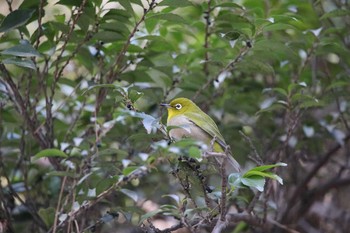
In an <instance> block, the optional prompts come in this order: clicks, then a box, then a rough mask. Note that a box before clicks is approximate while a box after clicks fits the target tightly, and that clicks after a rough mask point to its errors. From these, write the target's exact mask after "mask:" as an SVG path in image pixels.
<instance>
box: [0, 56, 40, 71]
mask: <svg viewBox="0 0 350 233" xmlns="http://www.w3.org/2000/svg"><path fill="white" fill-rule="evenodd" d="M2 63H4V64H12V65H16V66H20V67H25V68H29V69H33V70H35V69H36V66H35V64H34V62H33V61H32V60H29V59H21V58H17V57H14V58H8V59H5V60H3V61H2Z"/></svg>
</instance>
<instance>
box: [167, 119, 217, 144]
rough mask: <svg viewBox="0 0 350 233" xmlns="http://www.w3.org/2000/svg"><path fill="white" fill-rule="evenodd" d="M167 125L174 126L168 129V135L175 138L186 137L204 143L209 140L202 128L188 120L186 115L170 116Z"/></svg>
mask: <svg viewBox="0 0 350 233" xmlns="http://www.w3.org/2000/svg"><path fill="white" fill-rule="evenodd" d="M167 125H168V126H174V127H175V128H171V129H170V131H169V136H170V137H171V138H173V139H175V140H179V139H181V138H186V137H188V138H193V139H196V140H198V141H202V142H204V143H206V144H207V143H208V142H210V140H211V139H210V137H209V135H208V134H207V133H206V132H205V131H204V130H202V129H201V128H200V127H198V126H197V125H196V124H194V123H193V122H192V121H190V120H189V119H188V118H187V117H186V116H183V115H179V116H175V117H172V118H171V119H170V120H169V121H168V123H167Z"/></svg>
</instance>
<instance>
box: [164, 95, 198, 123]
mask: <svg viewBox="0 0 350 233" xmlns="http://www.w3.org/2000/svg"><path fill="white" fill-rule="evenodd" d="M161 105H162V106H165V107H167V109H168V119H171V118H172V117H174V116H177V115H181V114H184V113H186V112H189V111H196V110H197V108H198V107H197V105H196V104H195V103H193V102H192V101H191V100H189V99H187V98H177V99H174V100H172V101H171V102H170V103H169V104H161Z"/></svg>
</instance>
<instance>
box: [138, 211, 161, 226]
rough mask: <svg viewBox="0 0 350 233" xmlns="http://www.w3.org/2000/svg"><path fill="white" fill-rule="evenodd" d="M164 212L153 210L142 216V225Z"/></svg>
mask: <svg viewBox="0 0 350 233" xmlns="http://www.w3.org/2000/svg"><path fill="white" fill-rule="evenodd" d="M162 212H163V210H161V209H157V210H153V211H149V212H148V213H147V214H144V215H142V216H141V219H140V222H139V223H140V224H142V223H143V222H144V221H145V220H147V219H148V218H152V217H153V216H155V215H157V214H159V213H162Z"/></svg>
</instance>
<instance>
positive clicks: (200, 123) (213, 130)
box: [161, 98, 241, 174]
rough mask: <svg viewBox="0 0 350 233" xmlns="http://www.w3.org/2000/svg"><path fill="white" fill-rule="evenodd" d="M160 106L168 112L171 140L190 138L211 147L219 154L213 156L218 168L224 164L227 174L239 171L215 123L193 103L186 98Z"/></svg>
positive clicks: (238, 166)
mask: <svg viewBox="0 0 350 233" xmlns="http://www.w3.org/2000/svg"><path fill="white" fill-rule="evenodd" d="M161 106H164V107H166V108H167V110H168V117H167V127H168V128H170V130H169V132H168V134H169V136H170V138H171V139H173V140H175V141H177V140H180V139H182V138H192V139H194V140H197V141H200V142H202V143H204V144H206V145H207V146H208V148H210V147H212V148H211V149H212V151H213V152H217V153H221V155H222V156H219V155H216V156H215V155H214V158H215V159H216V161H217V163H218V165H219V166H220V167H221V165H222V164H223V163H224V166H225V170H226V173H227V174H231V173H234V172H240V171H241V169H240V165H239V163H238V162H237V161H236V160H235V159H234V158H233V157H232V155H231V152H230V151H229V150H228V145H227V143H226V142H225V140H224V137H223V136H222V135H221V133H220V131H219V128H218V126H217V125H216V123H215V121H214V120H213V119H212V118H211V117H210V116H208V115H207V114H206V113H205V112H203V111H202V110H201V109H200V108H199V107H198V106H197V105H196V104H195V103H194V102H193V101H191V100H190V99H187V98H176V99H174V100H172V101H171V102H170V103H163V104H161ZM214 140H215V141H214ZM213 142H214V143H213ZM227 152H228V153H227ZM223 156H226V157H223Z"/></svg>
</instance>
